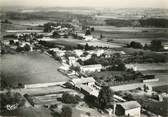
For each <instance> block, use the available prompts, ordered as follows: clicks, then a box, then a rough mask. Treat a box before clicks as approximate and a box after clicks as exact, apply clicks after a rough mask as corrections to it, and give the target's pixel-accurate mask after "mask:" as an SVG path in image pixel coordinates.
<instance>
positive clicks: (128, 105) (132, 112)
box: [115, 101, 141, 117]
mask: <svg viewBox="0 0 168 117" xmlns="http://www.w3.org/2000/svg"><path fill="white" fill-rule="evenodd" d="M115 114H116V115H118V116H129V117H140V116H141V105H140V104H139V103H138V102H137V101H127V102H122V103H118V104H116V107H115Z"/></svg>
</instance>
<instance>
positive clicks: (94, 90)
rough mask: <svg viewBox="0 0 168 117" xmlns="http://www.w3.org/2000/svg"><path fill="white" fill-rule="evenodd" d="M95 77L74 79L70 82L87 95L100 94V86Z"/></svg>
mask: <svg viewBox="0 0 168 117" xmlns="http://www.w3.org/2000/svg"><path fill="white" fill-rule="evenodd" d="M95 82H96V81H95V79H94V78H93V77H88V78H81V79H79V78H78V79H72V80H70V82H69V83H70V84H71V85H73V86H74V87H75V88H76V89H78V90H80V91H81V92H82V93H83V94H85V95H93V96H95V97H97V96H98V94H99V90H100V87H98V86H97V85H96V84H95Z"/></svg>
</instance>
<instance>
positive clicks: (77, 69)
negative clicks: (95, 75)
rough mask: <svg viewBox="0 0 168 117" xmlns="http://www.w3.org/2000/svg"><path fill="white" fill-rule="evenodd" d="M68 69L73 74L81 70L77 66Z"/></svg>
mask: <svg viewBox="0 0 168 117" xmlns="http://www.w3.org/2000/svg"><path fill="white" fill-rule="evenodd" d="M70 69H71V70H74V71H75V72H80V70H81V69H80V67H79V66H71V67H70Z"/></svg>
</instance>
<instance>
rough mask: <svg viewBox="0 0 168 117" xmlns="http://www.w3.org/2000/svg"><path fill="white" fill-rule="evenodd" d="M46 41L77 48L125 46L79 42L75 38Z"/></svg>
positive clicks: (97, 41) (100, 42) (97, 42)
mask: <svg viewBox="0 0 168 117" xmlns="http://www.w3.org/2000/svg"><path fill="white" fill-rule="evenodd" d="M44 41H47V42H48V43H52V44H55V45H63V46H71V47H76V46H77V45H78V44H80V45H86V44H88V45H89V46H94V47H109V48H120V47H122V46H123V44H118V43H107V42H104V41H99V40H96V41H85V40H78V39H73V38H71V37H70V38H59V39H51V38H50V39H45V40H44Z"/></svg>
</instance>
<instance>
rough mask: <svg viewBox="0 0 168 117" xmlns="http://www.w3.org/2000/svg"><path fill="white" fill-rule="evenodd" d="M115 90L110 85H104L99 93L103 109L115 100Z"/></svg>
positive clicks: (100, 105)
mask: <svg viewBox="0 0 168 117" xmlns="http://www.w3.org/2000/svg"><path fill="white" fill-rule="evenodd" d="M113 96H114V92H113V91H112V90H111V89H110V87H109V86H103V87H102V89H101V90H100V92H99V95H98V103H99V107H100V108H101V109H105V108H106V107H108V106H110V103H112V102H113V101H114V99H113Z"/></svg>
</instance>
